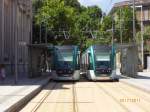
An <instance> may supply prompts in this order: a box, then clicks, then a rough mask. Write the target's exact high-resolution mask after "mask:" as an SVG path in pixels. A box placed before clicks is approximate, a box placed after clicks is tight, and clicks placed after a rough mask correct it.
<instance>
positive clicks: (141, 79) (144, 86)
mask: <svg viewBox="0 0 150 112" xmlns="http://www.w3.org/2000/svg"><path fill="white" fill-rule="evenodd" d="M119 77H120V82H123V83H125V84H128V85H130V86H133V87H135V88H138V89H141V90H142V91H145V92H148V93H150V71H146V70H145V71H143V72H138V76H137V77H136V78H131V77H126V76H123V75H120V74H119Z"/></svg>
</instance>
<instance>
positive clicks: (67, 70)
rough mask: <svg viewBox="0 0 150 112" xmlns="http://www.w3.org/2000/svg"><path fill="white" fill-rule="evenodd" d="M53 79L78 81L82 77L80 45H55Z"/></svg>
mask: <svg viewBox="0 0 150 112" xmlns="http://www.w3.org/2000/svg"><path fill="white" fill-rule="evenodd" d="M52 75H53V76H52V77H53V80H57V81H59V80H60V81H77V80H79V79H80V52H79V48H78V46H73V45H72V46H67V45H66V46H65V45H64V46H54V49H53V70H52Z"/></svg>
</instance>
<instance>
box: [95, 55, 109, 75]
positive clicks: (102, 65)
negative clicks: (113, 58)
mask: <svg viewBox="0 0 150 112" xmlns="http://www.w3.org/2000/svg"><path fill="white" fill-rule="evenodd" d="M95 61H96V62H95V66H96V72H98V73H110V72H111V62H110V55H109V54H108V53H103V54H100V53H97V54H96V60H95Z"/></svg>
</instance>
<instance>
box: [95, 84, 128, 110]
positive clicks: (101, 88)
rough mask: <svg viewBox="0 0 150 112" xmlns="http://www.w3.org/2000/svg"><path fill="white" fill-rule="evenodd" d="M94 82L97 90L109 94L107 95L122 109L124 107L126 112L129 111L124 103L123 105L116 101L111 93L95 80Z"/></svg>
mask: <svg viewBox="0 0 150 112" xmlns="http://www.w3.org/2000/svg"><path fill="white" fill-rule="evenodd" d="M94 83H95V85H96V86H97V87H98V88H99V90H103V92H104V93H105V94H106V95H107V96H109V97H111V98H112V99H113V100H114V101H115V102H116V103H118V104H119V105H120V106H121V107H122V108H123V109H125V110H126V111H127V112H130V111H129V109H128V108H127V107H126V106H125V105H123V104H121V103H120V101H118V100H117V99H116V98H115V97H114V96H113V95H111V94H110V93H109V92H107V91H106V90H105V89H104V88H103V87H101V86H100V85H99V84H97V82H94Z"/></svg>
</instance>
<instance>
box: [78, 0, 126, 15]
mask: <svg viewBox="0 0 150 112" xmlns="http://www.w3.org/2000/svg"><path fill="white" fill-rule="evenodd" d="M120 1H126V0H79V2H80V3H81V5H84V6H92V5H98V6H99V7H100V8H101V9H102V10H103V11H104V12H106V13H108V12H109V11H110V10H111V8H112V7H113V5H114V3H117V2H120Z"/></svg>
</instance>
